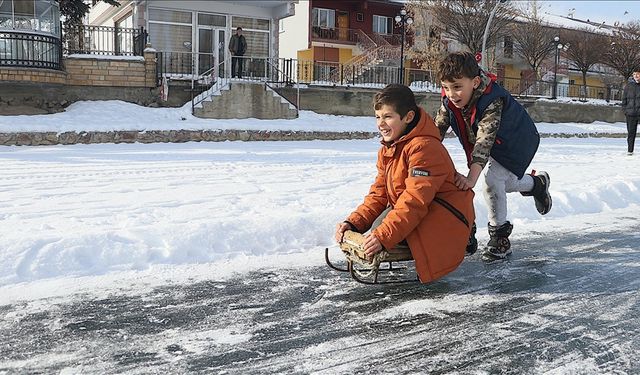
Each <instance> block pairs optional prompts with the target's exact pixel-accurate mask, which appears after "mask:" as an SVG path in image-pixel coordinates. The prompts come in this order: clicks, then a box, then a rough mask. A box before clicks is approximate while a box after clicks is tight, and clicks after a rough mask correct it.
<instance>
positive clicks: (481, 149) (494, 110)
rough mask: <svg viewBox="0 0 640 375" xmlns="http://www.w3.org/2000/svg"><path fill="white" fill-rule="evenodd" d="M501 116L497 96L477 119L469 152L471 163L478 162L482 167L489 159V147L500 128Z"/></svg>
mask: <svg viewBox="0 0 640 375" xmlns="http://www.w3.org/2000/svg"><path fill="white" fill-rule="evenodd" d="M501 116H502V99H500V98H498V99H496V100H495V101H494V102H493V103H491V104H489V106H488V107H487V109H486V110H485V111H484V115H483V116H482V118H481V119H480V121H478V133H477V134H476V143H475V144H474V145H473V152H472V153H471V164H474V163H475V164H479V165H480V166H482V168H484V166H485V165H487V162H488V161H489V154H490V153H491V148H492V147H493V144H494V142H495V141H496V135H497V134H498V128H500V117H501Z"/></svg>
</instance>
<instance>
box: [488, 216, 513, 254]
mask: <svg viewBox="0 0 640 375" xmlns="http://www.w3.org/2000/svg"><path fill="white" fill-rule="evenodd" d="M488 229H489V242H488V243H487V246H486V247H485V248H484V251H483V252H482V260H484V261H485V262H493V261H496V260H502V259H504V258H506V257H507V256H508V255H509V254H511V241H509V235H511V231H512V230H513V225H511V223H510V222H508V221H507V222H506V223H504V224H502V225H500V226H499V227H498V226H493V225H491V224H489V225H488Z"/></svg>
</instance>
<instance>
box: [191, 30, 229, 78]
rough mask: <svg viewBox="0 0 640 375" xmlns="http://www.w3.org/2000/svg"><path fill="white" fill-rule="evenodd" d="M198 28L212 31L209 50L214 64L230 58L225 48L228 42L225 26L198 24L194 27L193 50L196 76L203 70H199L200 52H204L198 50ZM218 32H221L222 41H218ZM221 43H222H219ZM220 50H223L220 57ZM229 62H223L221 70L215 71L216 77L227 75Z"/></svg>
mask: <svg viewBox="0 0 640 375" xmlns="http://www.w3.org/2000/svg"><path fill="white" fill-rule="evenodd" d="M200 30H208V31H210V32H211V33H212V36H213V37H212V38H211V43H212V45H211V51H212V55H213V60H214V64H215V65H216V66H217V65H218V64H220V62H221V61H222V62H226V61H229V59H230V56H231V55H230V52H229V49H228V48H227V45H228V43H229V38H230V37H229V32H228V30H227V28H226V27H222V26H203V25H198V27H197V28H196V46H195V52H196V64H195V65H196V71H197V74H198V76H199V75H200V74H202V73H204V72H201V71H200V54H203V53H204V52H200ZM220 32H222V35H223V36H222V39H224V40H222V41H220ZM220 43H222V44H220ZM220 51H223V56H222V57H220ZM228 65H229V64H226V63H225V64H224V65H223V66H222V71H218V72H217V75H216V76H217V77H227V76H228V75H229V73H230V69H231V67H230V66H228Z"/></svg>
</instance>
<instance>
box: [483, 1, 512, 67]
mask: <svg viewBox="0 0 640 375" xmlns="http://www.w3.org/2000/svg"><path fill="white" fill-rule="evenodd" d="M506 2H507V0H499V1H498V2H497V3H496V5H494V6H493V9H491V13H490V14H489V19H488V20H487V24H486V25H485V27H484V34H483V35H482V60H480V67H481V68H482V70H487V59H486V57H485V56H487V55H486V52H487V51H486V50H487V36H488V35H489V26H490V25H491V21H493V16H495V15H496V11H497V10H498V7H499V6H500V4H502V3H506Z"/></svg>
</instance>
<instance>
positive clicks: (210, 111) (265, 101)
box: [194, 82, 298, 119]
mask: <svg viewBox="0 0 640 375" xmlns="http://www.w3.org/2000/svg"><path fill="white" fill-rule="evenodd" d="M194 115H195V116H196V117H201V118H216V119H232V118H236V119H238V118H240V119H241V118H258V119H294V118H296V117H298V111H297V110H296V108H295V106H293V105H292V104H291V103H289V102H288V101H287V100H286V99H284V98H283V97H282V96H280V95H279V94H278V93H277V92H275V91H273V90H271V89H270V88H269V87H267V86H266V85H265V84H264V83H256V82H231V83H229V89H228V90H222V91H220V95H213V96H210V97H209V98H208V99H207V100H205V101H203V102H202V107H201V108H195V113H194Z"/></svg>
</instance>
